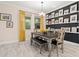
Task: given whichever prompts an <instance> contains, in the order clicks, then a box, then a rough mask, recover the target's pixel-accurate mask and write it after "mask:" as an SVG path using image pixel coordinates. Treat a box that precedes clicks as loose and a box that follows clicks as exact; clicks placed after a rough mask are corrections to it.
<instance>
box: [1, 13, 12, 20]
mask: <svg viewBox="0 0 79 59" xmlns="http://www.w3.org/2000/svg"><path fill="white" fill-rule="evenodd" d="M11 19H12V16H11V14H6V13H0V20H2V21H11Z"/></svg>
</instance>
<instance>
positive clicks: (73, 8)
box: [70, 4, 77, 13]
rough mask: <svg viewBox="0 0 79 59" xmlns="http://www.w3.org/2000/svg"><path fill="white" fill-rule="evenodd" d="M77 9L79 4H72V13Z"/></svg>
mask: <svg viewBox="0 0 79 59" xmlns="http://www.w3.org/2000/svg"><path fill="white" fill-rule="evenodd" d="M76 11H77V4H75V5H72V6H70V13H73V12H76Z"/></svg>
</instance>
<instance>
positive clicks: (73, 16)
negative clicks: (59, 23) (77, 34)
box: [70, 14, 77, 22]
mask: <svg viewBox="0 0 79 59" xmlns="http://www.w3.org/2000/svg"><path fill="white" fill-rule="evenodd" d="M70 22H77V14H75V15H71V16H70Z"/></svg>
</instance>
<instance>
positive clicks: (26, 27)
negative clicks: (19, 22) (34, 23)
mask: <svg viewBox="0 0 79 59" xmlns="http://www.w3.org/2000/svg"><path fill="white" fill-rule="evenodd" d="M30 28H31V17H25V29H30Z"/></svg>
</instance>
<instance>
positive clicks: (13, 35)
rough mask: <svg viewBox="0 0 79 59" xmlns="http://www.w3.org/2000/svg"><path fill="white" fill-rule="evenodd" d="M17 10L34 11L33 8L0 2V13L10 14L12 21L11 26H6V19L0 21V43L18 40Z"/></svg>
mask: <svg viewBox="0 0 79 59" xmlns="http://www.w3.org/2000/svg"><path fill="white" fill-rule="evenodd" d="M19 10H24V11H30V12H35V11H34V10H31V9H28V8H24V7H20V6H15V5H11V4H0V13H8V14H11V15H12V21H13V28H6V21H0V44H6V43H12V42H17V41H18V40H19V35H18V33H19V16H18V13H19V12H18V11H19Z"/></svg>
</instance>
